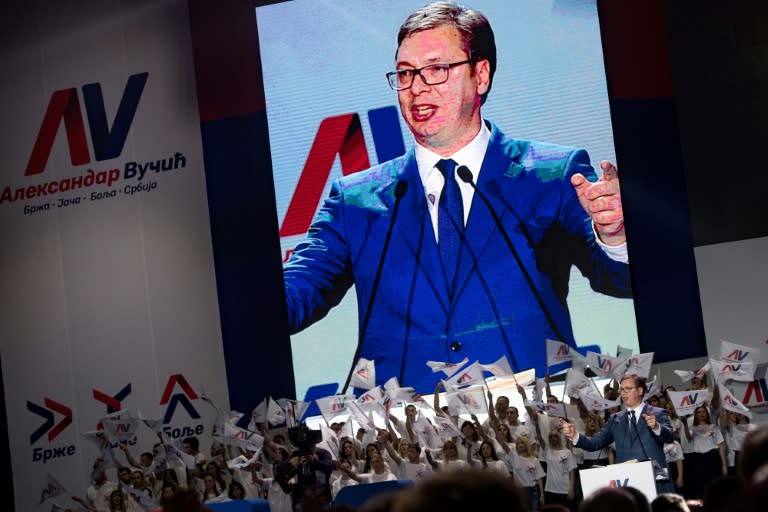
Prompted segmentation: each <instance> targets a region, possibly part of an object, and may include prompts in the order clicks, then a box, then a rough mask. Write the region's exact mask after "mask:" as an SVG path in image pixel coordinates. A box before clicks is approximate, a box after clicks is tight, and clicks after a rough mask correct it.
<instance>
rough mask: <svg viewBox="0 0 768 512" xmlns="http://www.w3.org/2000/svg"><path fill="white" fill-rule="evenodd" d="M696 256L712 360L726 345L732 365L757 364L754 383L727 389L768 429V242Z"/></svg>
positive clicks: (719, 247)
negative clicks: (766, 425) (749, 349)
mask: <svg viewBox="0 0 768 512" xmlns="http://www.w3.org/2000/svg"><path fill="white" fill-rule="evenodd" d="M695 254H696V271H697V274H698V277H699V291H700V292H699V293H700V294H701V309H702V312H703V316H704V330H705V331H706V334H707V351H708V352H709V356H710V357H711V358H714V359H721V355H722V351H723V343H724V342H725V347H726V350H727V351H728V352H729V353H730V359H731V360H732V361H745V362H746V361H751V362H754V364H755V373H754V380H752V381H751V382H738V381H730V382H728V383H727V384H726V386H727V387H728V388H729V389H730V391H731V392H732V393H733V396H734V397H735V398H736V399H737V400H738V401H739V402H741V403H742V404H744V405H745V406H747V407H749V409H750V410H751V411H752V412H753V413H755V414H754V416H753V418H752V420H750V421H751V422H752V423H757V424H768V383H767V380H768V375H767V371H768V320H767V319H766V315H765V312H766V311H768V298H766V294H765V290H767V289H768V258H766V255H768V237H763V238H753V239H750V240H740V241H735V242H727V243H722V244H714V245H707V246H703V247H697V248H696V249H695ZM734 345H736V346H739V347H742V349H738V350H735V348H736V347H735V346H734ZM748 348H752V349H754V350H752V351H748V350H744V349H748ZM726 355H728V354H726ZM737 366H738V365H737Z"/></svg>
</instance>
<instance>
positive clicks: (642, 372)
mask: <svg viewBox="0 0 768 512" xmlns="http://www.w3.org/2000/svg"><path fill="white" fill-rule="evenodd" d="M653 354H654V352H647V353H644V354H635V355H633V356H631V357H630V358H629V359H627V361H626V363H624V364H625V366H626V367H625V368H624V371H620V369H617V370H616V371H614V373H613V376H614V378H615V379H616V380H618V381H620V380H621V378H622V377H623V376H625V375H637V376H639V377H643V378H644V379H647V378H648V375H649V374H650V373H651V365H652V364H653Z"/></svg>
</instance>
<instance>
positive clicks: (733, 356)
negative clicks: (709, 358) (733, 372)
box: [725, 349, 749, 361]
mask: <svg viewBox="0 0 768 512" xmlns="http://www.w3.org/2000/svg"><path fill="white" fill-rule="evenodd" d="M747 356H749V352H745V351H744V350H739V349H736V350H734V351H733V352H731V353H730V354H728V355H727V356H725V360H726V361H743V360H744V359H746V358H747Z"/></svg>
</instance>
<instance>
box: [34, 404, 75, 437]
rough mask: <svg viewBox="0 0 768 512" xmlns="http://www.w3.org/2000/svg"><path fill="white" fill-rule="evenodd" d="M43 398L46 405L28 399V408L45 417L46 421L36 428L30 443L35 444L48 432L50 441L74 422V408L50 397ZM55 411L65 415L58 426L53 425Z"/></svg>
mask: <svg viewBox="0 0 768 512" xmlns="http://www.w3.org/2000/svg"><path fill="white" fill-rule="evenodd" d="M43 400H44V403H45V407H41V406H39V405H37V404H36V403H33V402H30V401H29V400H27V410H28V411H29V412H33V413H35V414H37V415H38V416H42V417H43V418H45V423H43V424H42V425H40V428H38V429H37V430H35V431H34V432H33V433H32V435H31V436H29V443H30V444H35V443H36V442H37V440H38V439H40V438H41V437H42V436H43V434H45V433H46V432H47V433H48V442H51V441H53V440H54V439H55V438H56V436H58V435H59V434H61V432H62V431H63V430H64V429H65V428H67V427H68V426H69V424H70V423H72V409H70V408H69V407H67V406H65V405H62V404H60V403H59V402H56V401H54V400H51V399H50V398H43ZM46 407H47V408H46ZM54 412H57V413H59V414H62V415H64V418H63V419H62V420H61V421H60V422H59V423H58V424H57V425H56V426H54V425H53V424H54V415H53V413H54Z"/></svg>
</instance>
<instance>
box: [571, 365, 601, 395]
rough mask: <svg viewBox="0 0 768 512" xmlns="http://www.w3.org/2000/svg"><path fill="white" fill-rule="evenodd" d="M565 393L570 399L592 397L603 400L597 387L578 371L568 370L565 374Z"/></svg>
mask: <svg viewBox="0 0 768 512" xmlns="http://www.w3.org/2000/svg"><path fill="white" fill-rule="evenodd" d="M565 393H566V394H567V395H568V396H570V397H575V398H579V397H580V396H593V397H596V398H603V395H602V394H600V390H599V389H597V385H596V384H595V383H594V381H592V379H590V378H589V377H587V376H586V375H584V373H582V372H581V371H579V370H575V369H573V368H568V371H567V372H566V373H565Z"/></svg>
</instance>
